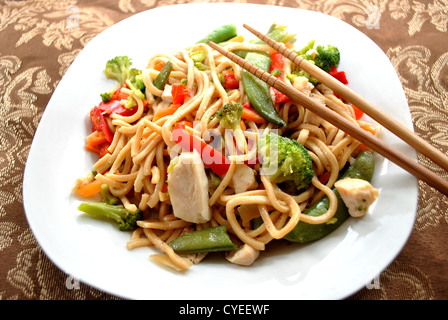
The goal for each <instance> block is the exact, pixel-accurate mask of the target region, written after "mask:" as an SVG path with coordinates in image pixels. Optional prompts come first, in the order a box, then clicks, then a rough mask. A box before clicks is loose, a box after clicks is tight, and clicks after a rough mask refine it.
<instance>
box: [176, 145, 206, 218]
mask: <svg viewBox="0 0 448 320" xmlns="http://www.w3.org/2000/svg"><path fill="white" fill-rule="evenodd" d="M168 194H169V196H170V201H171V205H172V207H173V213H174V215H175V216H176V217H178V218H179V219H182V220H185V221H188V222H193V223H204V222H207V221H209V220H210V219H211V216H212V213H211V209H210V206H209V205H208V201H209V195H208V179H207V175H206V174H205V169H204V163H203V162H202V159H201V156H200V154H199V153H198V152H197V151H196V150H194V151H193V152H183V153H182V154H181V155H180V156H179V157H178V159H177V163H176V164H175V165H174V167H173V168H172V169H171V170H170V172H169V173H168Z"/></svg>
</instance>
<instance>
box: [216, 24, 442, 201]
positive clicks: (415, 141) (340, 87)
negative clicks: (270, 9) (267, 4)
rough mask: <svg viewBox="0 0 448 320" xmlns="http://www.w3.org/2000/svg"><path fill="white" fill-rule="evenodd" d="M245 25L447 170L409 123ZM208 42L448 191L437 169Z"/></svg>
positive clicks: (331, 121) (321, 114)
mask: <svg viewBox="0 0 448 320" xmlns="http://www.w3.org/2000/svg"><path fill="white" fill-rule="evenodd" d="M243 26H244V27H245V28H246V29H248V30H249V31H250V32H252V33H253V34H254V35H256V36H257V37H258V38H259V39H261V40H263V41H264V42H265V43H266V44H268V45H269V46H271V47H272V48H274V49H275V50H276V51H278V52H280V53H281V54H283V55H284V56H285V57H286V58H287V59H289V60H291V61H292V62H293V63H295V64H296V65H297V66H298V67H299V68H301V69H302V70H304V71H306V72H307V73H309V74H310V75H311V76H313V77H315V78H316V79H317V80H319V81H320V82H321V83H323V84H324V85H326V86H328V87H329V88H330V89H332V90H333V91H334V92H336V93H337V94H339V95H340V96H341V97H343V98H344V99H346V100H347V101H350V102H351V103H353V104H354V105H356V106H357V107H358V108H359V109H361V110H362V111H363V112H364V113H365V114H367V115H368V116H370V117H371V118H372V119H373V120H375V121H376V122H378V123H379V124H381V125H382V126H383V127H384V128H386V129H388V130H389V131H391V132H392V133H394V134H395V135H397V136H398V137H399V138H401V139H402V140H403V141H405V142H407V143H408V144H409V145H410V146H412V147H413V148H414V149H415V150H417V151H418V152H420V153H421V154H423V155H425V156H426V157H428V158H429V159H431V160H432V161H434V162H435V163H436V164H438V165H439V166H441V167H442V168H443V169H445V170H447V171H448V157H447V156H446V155H445V154H443V153H442V152H441V151H439V150H437V149H436V148H434V147H433V146H432V145H430V144H429V143H427V142H426V141H425V140H423V139H422V138H420V137H418V136H417V135H416V134H414V133H413V132H412V131H411V130H409V129H408V128H407V127H406V126H404V125H403V124H401V123H400V122H398V121H396V120H395V119H393V118H392V117H390V116H388V115H386V114H384V113H383V112H382V111H380V110H379V109H378V108H376V107H375V106H374V105H372V104H371V103H370V102H368V101H367V100H366V99H364V98H363V97H361V96H360V95H358V94H357V93H355V92H354V91H353V90H351V89H350V88H348V87H347V86H345V85H344V84H342V83H341V82H339V81H338V80H336V79H335V78H334V77H332V76H330V75H329V74H328V73H327V72H325V71H323V70H322V69H320V68H319V67H317V66H315V65H314V64H312V63H310V62H309V61H307V60H306V59H304V58H302V57H301V56H299V55H298V54H296V53H295V52H294V51H292V50H290V49H288V48H286V47H285V45H284V44H282V43H278V42H276V41H275V40H273V39H271V38H269V37H268V36H266V35H264V34H262V33H261V32H259V31H257V30H255V29H253V28H252V27H250V26H248V25H246V24H244V25H243ZM209 45H210V46H211V47H212V48H213V49H215V50H217V51H218V52H220V53H221V54H222V55H224V56H226V57H227V58H229V59H230V60H232V61H233V62H235V63H236V64H238V65H239V66H240V67H242V68H243V69H245V70H247V71H248V72H250V73H252V74H253V75H255V76H256V77H258V78H259V79H261V80H262V81H264V82H266V83H267V84H268V85H270V86H271V87H274V88H275V89H277V90H278V91H280V92H282V93H283V94H285V95H287V96H288V97H290V98H291V99H292V100H294V101H295V102H297V103H299V104H301V105H302V106H304V107H305V108H307V109H308V110H310V111H311V112H313V113H315V114H316V115H318V116H320V117H321V118H323V119H324V120H326V121H328V122H329V123H331V124H333V125H334V126H336V127H338V128H339V129H341V130H342V131H344V132H346V133H347V134H349V135H350V136H352V137H353V138H355V139H356V140H358V141H360V142H361V143H363V144H365V145H366V146H368V147H369V148H371V149H372V150H374V151H375V152H377V153H378V154H381V155H382V156H384V157H385V158H387V159H389V160H390V161H392V162H393V163H395V164H396V165H398V166H400V167H401V168H402V169H404V170H406V171H407V172H409V173H410V174H412V175H414V176H415V177H416V178H417V179H419V180H421V181H423V182H425V183H427V184H428V185H430V186H431V187H433V188H435V189H437V190H438V191H439V192H441V193H443V194H444V195H448V182H447V181H446V180H444V179H443V178H442V177H440V176H438V175H437V174H435V173H434V172H432V171H430V170H429V169H428V168H426V167H424V166H422V165H421V164H419V163H418V162H417V161H414V160H413V159H411V158H410V157H409V156H407V155H405V154H403V153H402V152H400V151H398V150H396V149H395V148H393V147H392V146H390V145H389V144H387V143H386V142H384V141H382V140H380V139H378V138H377V137H375V136H374V135H372V134H371V133H368V132H366V131H365V130H362V129H361V128H359V127H358V126H356V125H354V124H353V123H352V122H350V121H349V120H347V119H346V118H344V117H343V116H341V115H339V114H338V113H336V112H335V111H333V110H331V109H330V108H327V107H325V106H323V105H321V104H320V103H318V102H317V101H315V100H313V99H312V98H310V97H308V96H306V95H305V94H303V93H302V92H300V91H299V90H297V89H295V88H294V87H293V86H291V85H288V84H286V83H285V82H283V81H281V80H279V79H278V78H277V77H274V76H272V75H271V74H269V73H268V72H265V71H263V70H261V69H260V68H257V67H256V66H254V65H253V64H251V63H249V62H247V61H246V60H244V59H242V58H240V57H239V56H237V55H236V54H234V53H232V52H229V51H227V50H226V49H224V48H223V47H220V46H218V45H217V44H215V43H213V42H210V43H209Z"/></svg>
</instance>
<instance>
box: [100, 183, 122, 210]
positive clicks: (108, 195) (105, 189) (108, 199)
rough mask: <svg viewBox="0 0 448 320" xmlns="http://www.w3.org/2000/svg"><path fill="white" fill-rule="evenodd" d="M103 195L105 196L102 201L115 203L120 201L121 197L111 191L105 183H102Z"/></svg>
mask: <svg viewBox="0 0 448 320" xmlns="http://www.w3.org/2000/svg"><path fill="white" fill-rule="evenodd" d="M101 196H102V197H103V199H102V200H101V202H104V203H107V204H113V205H115V204H119V203H120V199H119V198H118V197H116V196H114V195H113V194H111V193H110V191H109V186H108V185H107V184H105V183H104V184H102V185H101Z"/></svg>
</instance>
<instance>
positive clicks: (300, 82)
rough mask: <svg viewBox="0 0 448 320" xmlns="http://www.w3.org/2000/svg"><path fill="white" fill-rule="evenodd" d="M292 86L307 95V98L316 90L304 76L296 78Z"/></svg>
mask: <svg viewBox="0 0 448 320" xmlns="http://www.w3.org/2000/svg"><path fill="white" fill-rule="evenodd" d="M292 85H293V87H294V88H296V89H297V90H299V91H301V92H302V93H304V94H306V95H307V96H309V95H310V93H311V91H312V90H313V89H314V86H313V84H312V83H311V82H309V81H308V79H307V78H306V77H303V76H298V77H295V78H294V80H293V83H292Z"/></svg>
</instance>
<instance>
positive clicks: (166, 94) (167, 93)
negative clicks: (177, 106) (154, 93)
mask: <svg viewBox="0 0 448 320" xmlns="http://www.w3.org/2000/svg"><path fill="white" fill-rule="evenodd" d="M171 89H172V87H171V86H170V85H169V84H167V85H165V88H164V90H163V93H162V100H163V101H164V102H168V103H173V95H172V93H171Z"/></svg>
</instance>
